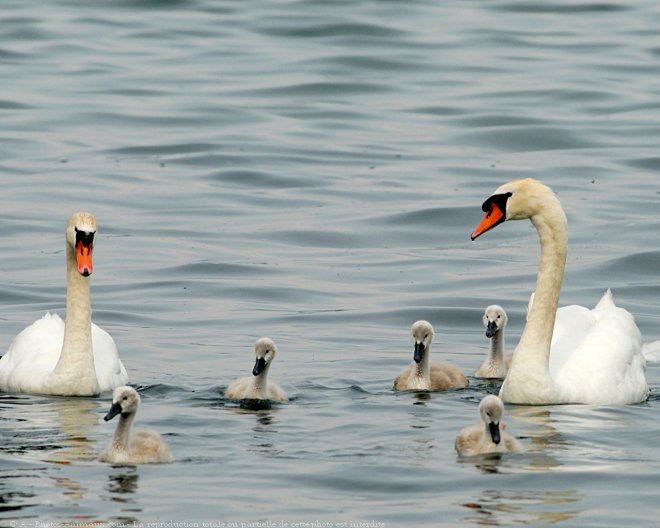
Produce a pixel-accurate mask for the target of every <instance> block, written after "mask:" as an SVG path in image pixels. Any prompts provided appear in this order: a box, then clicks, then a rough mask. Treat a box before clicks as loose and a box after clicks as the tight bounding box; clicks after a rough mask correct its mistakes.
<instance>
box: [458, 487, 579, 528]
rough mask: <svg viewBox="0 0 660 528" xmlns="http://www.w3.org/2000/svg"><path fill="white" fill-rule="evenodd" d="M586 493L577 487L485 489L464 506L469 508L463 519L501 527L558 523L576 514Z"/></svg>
mask: <svg viewBox="0 0 660 528" xmlns="http://www.w3.org/2000/svg"><path fill="white" fill-rule="evenodd" d="M582 499H583V495H582V494H581V493H580V492H578V491H577V490H528V491H521V490H497V489H489V490H484V491H482V492H481V493H480V494H479V495H478V496H477V497H476V498H475V499H473V500H470V501H468V502H464V503H463V504H462V506H463V507H464V508H467V509H469V510H470V514H468V515H466V517H465V518H464V519H463V520H464V521H467V522H469V523H476V524H478V525H487V526H498V525H510V524H511V523H516V524H531V523H536V522H542V523H547V524H554V523H559V522H562V521H567V520H569V519H573V518H575V517H577V516H578V515H579V514H580V513H581V512H582V510H581V509H580V508H578V507H577V504H578V503H579V502H581V501H582Z"/></svg>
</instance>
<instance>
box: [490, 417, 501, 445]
mask: <svg viewBox="0 0 660 528" xmlns="http://www.w3.org/2000/svg"><path fill="white" fill-rule="evenodd" d="M488 429H490V437H491V438H492V439H493V442H495V443H496V444H499V443H500V440H501V438H500V424H499V423H495V422H490V423H489V424H488Z"/></svg>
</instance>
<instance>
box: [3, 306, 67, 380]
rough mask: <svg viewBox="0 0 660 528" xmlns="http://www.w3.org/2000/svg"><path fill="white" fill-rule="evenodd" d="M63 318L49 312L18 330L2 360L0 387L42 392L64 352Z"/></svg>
mask: <svg viewBox="0 0 660 528" xmlns="http://www.w3.org/2000/svg"><path fill="white" fill-rule="evenodd" d="M63 340H64V321H62V319H61V318H60V316H59V315H57V314H50V313H47V314H46V315H44V316H43V317H42V318H41V319H38V320H37V321H35V322H34V323H32V324H31V325H30V326H28V327H27V328H25V329H23V330H22V331H21V333H19V334H18V335H17V336H16V337H15V338H14V341H13V342H12V343H11V345H9V350H8V351H7V353H6V354H5V355H4V356H2V359H0V390H2V391H6V392H39V390H40V387H41V384H42V383H43V381H44V380H45V379H47V377H48V376H49V375H50V373H51V372H52V371H53V369H54V368H55V365H56V364H57V360H58V359H59V358H60V352H61V351H62V342H63Z"/></svg>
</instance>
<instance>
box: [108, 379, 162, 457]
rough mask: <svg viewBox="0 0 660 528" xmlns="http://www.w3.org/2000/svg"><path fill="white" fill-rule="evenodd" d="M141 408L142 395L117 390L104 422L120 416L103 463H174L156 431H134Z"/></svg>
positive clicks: (128, 388)
mask: <svg viewBox="0 0 660 528" xmlns="http://www.w3.org/2000/svg"><path fill="white" fill-rule="evenodd" d="M139 406H140V395H139V394H138V393H137V391H136V390H135V389H133V388H132V387H128V386H125V387H117V388H116V389H115V391H114V393H113V395H112V406H111V407H110V410H109V411H108V414H106V415H105V418H104V420H105V421H106V422H107V421H108V420H112V418H114V417H115V416H117V415H118V414H119V415H120V418H119V423H118V424H117V429H116V430H115V435H114V437H113V438H112V443H111V444H110V447H108V449H107V450H105V451H104V452H103V453H102V454H101V456H100V460H101V462H109V463H111V464H117V465H133V464H164V463H168V462H172V453H171V451H170V449H169V448H168V447H167V444H165V442H164V441H163V439H162V438H161V436H160V434H158V433H157V432H156V431H152V430H148V429H142V430H138V431H133V432H131V426H132V425H133V420H134V419H135V414H136V413H137V410H138V407H139Z"/></svg>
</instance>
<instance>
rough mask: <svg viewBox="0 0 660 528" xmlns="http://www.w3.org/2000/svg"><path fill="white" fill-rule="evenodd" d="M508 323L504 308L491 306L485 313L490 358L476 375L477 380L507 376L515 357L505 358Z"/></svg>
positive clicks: (488, 357)
mask: <svg viewBox="0 0 660 528" xmlns="http://www.w3.org/2000/svg"><path fill="white" fill-rule="evenodd" d="M507 322H508V317H507V315H506V312H505V311H504V308H502V307H501V306H499V305H497V304H492V305H490V306H489V307H487V308H486V310H485V311H484V316H483V323H484V327H485V328H486V337H488V338H489V339H490V349H489V350H488V356H487V357H486V359H485V360H484V362H483V363H482V364H481V366H480V367H479V368H478V369H477V371H476V372H475V373H474V375H475V376H476V377H477V378H485V379H498V378H499V379H502V378H504V377H505V376H506V373H507V371H508V370H509V365H511V358H512V356H513V354H507V356H506V357H505V356H504V328H505V327H506V324H507Z"/></svg>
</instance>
